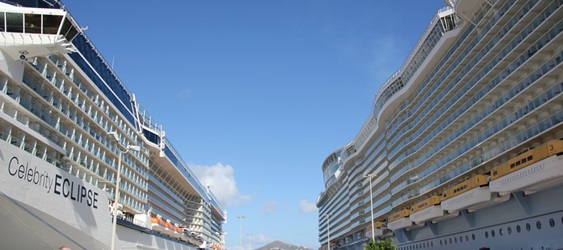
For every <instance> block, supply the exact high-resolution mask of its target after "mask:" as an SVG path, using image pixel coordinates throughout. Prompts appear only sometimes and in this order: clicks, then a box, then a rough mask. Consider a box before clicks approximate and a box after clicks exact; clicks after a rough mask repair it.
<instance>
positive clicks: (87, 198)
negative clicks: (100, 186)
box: [53, 174, 98, 209]
mask: <svg viewBox="0 0 563 250" xmlns="http://www.w3.org/2000/svg"><path fill="white" fill-rule="evenodd" d="M53 193H55V194H58V195H62V196H63V197H65V198H67V199H68V198H70V199H71V200H73V201H75V202H78V203H84V202H86V205H88V206H89V207H93V208H96V209H97V208H98V204H97V203H98V192H95V191H93V190H92V189H88V188H86V187H84V186H82V185H80V184H75V183H74V181H72V180H69V179H68V178H64V177H62V176H61V175H58V174H57V175H55V187H54V188H53Z"/></svg>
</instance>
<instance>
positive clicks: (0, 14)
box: [0, 12, 6, 31]
mask: <svg viewBox="0 0 563 250" xmlns="http://www.w3.org/2000/svg"><path fill="white" fill-rule="evenodd" d="M4 21H5V18H4V12H0V31H5V30H6V26H5V25H4V24H5V23H4Z"/></svg>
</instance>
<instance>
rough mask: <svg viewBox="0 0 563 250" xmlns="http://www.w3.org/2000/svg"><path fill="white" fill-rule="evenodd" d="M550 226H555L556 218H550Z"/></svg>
mask: <svg viewBox="0 0 563 250" xmlns="http://www.w3.org/2000/svg"><path fill="white" fill-rule="evenodd" d="M549 226H550V227H555V220H554V219H549Z"/></svg>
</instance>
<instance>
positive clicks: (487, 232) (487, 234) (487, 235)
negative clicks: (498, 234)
mask: <svg viewBox="0 0 563 250" xmlns="http://www.w3.org/2000/svg"><path fill="white" fill-rule="evenodd" d="M485 238H487V239H488V238H489V231H485Z"/></svg>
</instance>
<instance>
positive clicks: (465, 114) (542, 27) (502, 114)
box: [317, 0, 563, 250]
mask: <svg viewBox="0 0 563 250" xmlns="http://www.w3.org/2000/svg"><path fill="white" fill-rule="evenodd" d="M444 2H445V5H444V8H442V9H440V10H437V12H436V14H435V16H434V18H433V19H432V20H431V22H430V24H429V26H428V27H427V28H426V30H424V32H423V34H422V36H421V37H420V38H419V41H418V42H417V43H416V45H415V47H414V49H413V50H412V52H411V53H410V54H409V55H408V57H407V58H406V60H405V61H404V63H403V64H402V66H401V67H400V68H399V70H398V71H397V72H394V73H390V77H389V79H388V80H387V81H386V82H385V83H383V84H382V87H381V89H380V90H379V91H378V92H377V93H376V94H375V99H374V102H373V109H372V112H370V115H369V117H368V118H367V121H366V122H365V123H364V124H363V126H362V127H361V130H360V131H359V132H358V133H357V135H356V137H355V138H353V140H352V141H351V142H349V143H348V144H346V145H344V146H342V147H340V148H338V149H336V150H335V151H333V152H332V153H330V154H329V155H328V157H327V158H326V159H325V161H324V162H323V164H322V173H323V178H324V179H323V180H324V183H325V188H324V190H323V191H322V192H321V193H320V194H319V196H318V199H317V207H318V208H319V217H318V224H319V229H318V230H319V235H318V236H319V242H320V244H321V248H320V249H331V250H334V249H363V244H365V243H367V242H369V241H370V240H371V239H374V240H375V241H379V240H392V242H393V244H394V245H395V246H396V247H397V249H399V250H412V249H519V250H520V249H530V250H540V249H541V250H543V249H563V238H562V237H561V236H563V199H561V194H562V193H563V145H562V144H563V140H562V139H563V96H562V92H563V66H562V61H563V36H562V34H561V33H562V31H563V8H562V4H563V1H561V0H445V1H444ZM405 8H408V5H406V6H405Z"/></svg>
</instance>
